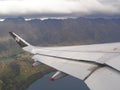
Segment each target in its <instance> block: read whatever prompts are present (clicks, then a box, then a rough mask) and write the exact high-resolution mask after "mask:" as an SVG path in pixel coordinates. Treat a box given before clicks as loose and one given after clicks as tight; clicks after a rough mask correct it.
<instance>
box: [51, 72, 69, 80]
mask: <svg viewBox="0 0 120 90" xmlns="http://www.w3.org/2000/svg"><path fill="white" fill-rule="evenodd" d="M65 76H67V74H66V73H63V72H61V71H57V72H56V73H55V74H54V75H53V76H52V77H51V78H50V80H51V81H54V80H57V79H60V78H63V77H65Z"/></svg>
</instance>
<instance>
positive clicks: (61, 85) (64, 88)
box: [27, 73, 89, 90]
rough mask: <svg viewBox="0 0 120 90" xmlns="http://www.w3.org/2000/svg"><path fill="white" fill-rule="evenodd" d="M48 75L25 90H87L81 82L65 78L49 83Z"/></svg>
mask: <svg viewBox="0 0 120 90" xmlns="http://www.w3.org/2000/svg"><path fill="white" fill-rule="evenodd" d="M52 75H53V73H50V74H48V75H45V76H44V77H43V78H41V79H38V80H37V81H36V82H34V83H33V84H32V85H31V86H30V87H29V88H28V89H27V90H89V89H88V87H87V86H86V84H84V83H83V81H81V80H79V79H77V78H74V77H71V76H67V77H64V78H62V79H59V80H56V81H50V80H49V78H50V77H51V76H52Z"/></svg>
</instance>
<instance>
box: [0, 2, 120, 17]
mask: <svg viewBox="0 0 120 90" xmlns="http://www.w3.org/2000/svg"><path fill="white" fill-rule="evenodd" d="M11 16H13V17H14V16H24V17H27V18H36V17H37V18H39V17H44V18H47V17H83V16H91V17H96V16H97V17H120V0H0V18H4V17H11Z"/></svg>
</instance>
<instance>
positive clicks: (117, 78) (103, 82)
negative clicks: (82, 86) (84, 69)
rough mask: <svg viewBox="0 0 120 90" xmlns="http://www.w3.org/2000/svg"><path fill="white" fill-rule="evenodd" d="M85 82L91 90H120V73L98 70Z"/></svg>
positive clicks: (109, 69) (111, 70)
mask: <svg viewBox="0 0 120 90" xmlns="http://www.w3.org/2000/svg"><path fill="white" fill-rule="evenodd" d="M85 82H86V84H87V85H88V86H89V88H90V90H120V85H119V84H120V72H118V71H116V70H115V69H112V68H110V67H103V68H100V69H98V70H96V71H95V72H94V73H93V74H92V75H91V76H89V78H88V79H86V81H85Z"/></svg>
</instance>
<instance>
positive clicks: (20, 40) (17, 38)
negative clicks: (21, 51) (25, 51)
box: [9, 32, 30, 48]
mask: <svg viewBox="0 0 120 90" xmlns="http://www.w3.org/2000/svg"><path fill="white" fill-rule="evenodd" d="M9 33H10V35H11V36H12V37H13V39H14V40H15V41H16V42H17V43H18V44H19V46H20V47H22V48H23V47H27V46H30V44H29V43H28V42H26V41H25V40H24V39H22V38H21V37H20V36H19V35H17V34H15V33H14V32H9Z"/></svg>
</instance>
